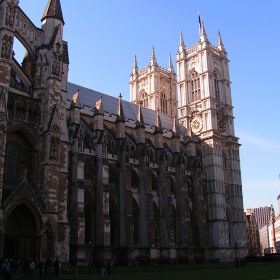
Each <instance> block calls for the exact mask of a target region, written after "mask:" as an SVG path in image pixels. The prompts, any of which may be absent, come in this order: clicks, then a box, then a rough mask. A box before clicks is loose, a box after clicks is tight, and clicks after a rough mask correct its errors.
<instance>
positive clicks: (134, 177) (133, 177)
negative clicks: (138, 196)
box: [131, 169, 139, 189]
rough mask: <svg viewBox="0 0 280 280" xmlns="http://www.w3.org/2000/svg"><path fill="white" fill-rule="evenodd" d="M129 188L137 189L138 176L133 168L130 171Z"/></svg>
mask: <svg viewBox="0 0 280 280" xmlns="http://www.w3.org/2000/svg"><path fill="white" fill-rule="evenodd" d="M131 188H132V189H139V177H138V174H137V173H136V172H135V171H134V170H133V169H132V171H131Z"/></svg>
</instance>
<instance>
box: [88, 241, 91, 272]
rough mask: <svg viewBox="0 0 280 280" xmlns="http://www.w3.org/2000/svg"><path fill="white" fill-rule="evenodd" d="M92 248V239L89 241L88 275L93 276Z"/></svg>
mask: <svg viewBox="0 0 280 280" xmlns="http://www.w3.org/2000/svg"><path fill="white" fill-rule="evenodd" d="M91 248H92V243H91V241H90V242H89V267H88V276H91Z"/></svg>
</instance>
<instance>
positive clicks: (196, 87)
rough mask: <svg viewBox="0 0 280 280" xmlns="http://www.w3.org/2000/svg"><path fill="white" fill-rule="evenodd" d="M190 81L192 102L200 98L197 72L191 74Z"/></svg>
mask: <svg viewBox="0 0 280 280" xmlns="http://www.w3.org/2000/svg"><path fill="white" fill-rule="evenodd" d="M191 78H192V81H191V86H192V101H193V102H194V101H197V100H199V99H200V98H201V96H200V79H199V75H198V73H197V72H193V73H192V75H191Z"/></svg>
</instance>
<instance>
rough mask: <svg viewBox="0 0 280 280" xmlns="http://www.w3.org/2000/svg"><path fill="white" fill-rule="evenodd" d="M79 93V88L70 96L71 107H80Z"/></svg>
mask: <svg viewBox="0 0 280 280" xmlns="http://www.w3.org/2000/svg"><path fill="white" fill-rule="evenodd" d="M79 93H80V90H79V89H78V90H77V91H76V93H74V95H73V97H72V102H71V108H73V107H75V108H79V109H80V108H81V107H82V106H81V101H80V94H79Z"/></svg>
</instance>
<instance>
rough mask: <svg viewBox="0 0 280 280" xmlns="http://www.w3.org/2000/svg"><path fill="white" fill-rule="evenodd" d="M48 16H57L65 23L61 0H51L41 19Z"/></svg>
mask: <svg viewBox="0 0 280 280" xmlns="http://www.w3.org/2000/svg"><path fill="white" fill-rule="evenodd" d="M46 18H56V19H58V20H61V21H62V23H63V25H64V19H63V15H62V9H61V5H60V0H49V2H48V4H47V7H46V9H45V12H44V14H43V17H42V19H41V21H43V20H44V19H46Z"/></svg>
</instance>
